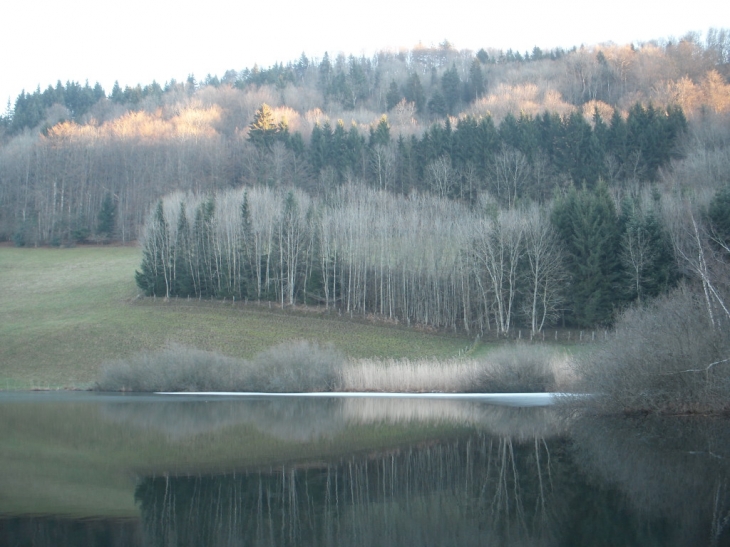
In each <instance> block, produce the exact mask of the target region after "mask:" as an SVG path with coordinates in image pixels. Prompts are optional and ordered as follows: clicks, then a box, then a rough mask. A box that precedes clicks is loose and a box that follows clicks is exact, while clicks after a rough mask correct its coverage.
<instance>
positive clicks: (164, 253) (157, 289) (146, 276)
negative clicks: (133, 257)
mask: <svg viewBox="0 0 730 547" xmlns="http://www.w3.org/2000/svg"><path fill="white" fill-rule="evenodd" d="M168 232H169V230H168V226H167V221H166V220H165V213H164V209H163V207H162V201H159V202H158V203H157V207H156V208H155V213H154V215H153V220H152V223H151V226H150V228H149V229H148V230H147V235H146V238H145V241H144V246H143V247H142V265H141V266H140V268H141V271H137V270H135V272H134V274H135V275H134V277H135V281H136V282H137V286H138V287H139V288H140V289H142V290H143V291H144V293H145V295H147V296H165V297H169V296H170V282H171V273H172V268H171V262H170V258H171V257H170V245H169V240H168Z"/></svg>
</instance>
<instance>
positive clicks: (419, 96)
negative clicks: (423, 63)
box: [403, 72, 426, 114]
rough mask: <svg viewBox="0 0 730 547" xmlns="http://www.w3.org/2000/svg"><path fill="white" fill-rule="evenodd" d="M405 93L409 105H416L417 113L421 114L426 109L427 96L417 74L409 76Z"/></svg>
mask: <svg viewBox="0 0 730 547" xmlns="http://www.w3.org/2000/svg"><path fill="white" fill-rule="evenodd" d="M403 91H404V95H405V99H406V101H408V102H409V103H415V105H416V111H417V112H418V113H419V114H420V113H422V112H423V110H424V108H426V94H425V93H424V91H423V86H421V79H420V78H419V77H418V74H416V73H415V72H414V73H412V74H411V75H410V76H408V81H407V82H406V86H405V89H404V90H403Z"/></svg>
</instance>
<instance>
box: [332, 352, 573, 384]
mask: <svg viewBox="0 0 730 547" xmlns="http://www.w3.org/2000/svg"><path fill="white" fill-rule="evenodd" d="M574 382H575V376H574V372H573V366H572V358H571V357H570V355H569V354H568V353H566V352H562V351H559V350H556V349H554V348H551V347H548V346H543V345H539V344H537V345H527V344H515V345H509V346H502V347H500V348H498V349H496V350H494V351H492V352H491V353H490V354H488V355H487V356H485V357H483V358H481V359H470V360H463V359H462V360H457V359H445V360H427V359H418V360H410V359H399V360H394V359H388V360H373V359H360V360H357V361H351V362H350V363H349V364H348V365H347V366H345V367H344V368H343V370H342V372H341V373H340V384H339V386H338V387H339V390H340V391H375V392H407V393H431V392H436V393H519V392H548V391H563V390H569V389H571V388H572V385H573V383H574Z"/></svg>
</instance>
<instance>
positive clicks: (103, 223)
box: [96, 194, 117, 239]
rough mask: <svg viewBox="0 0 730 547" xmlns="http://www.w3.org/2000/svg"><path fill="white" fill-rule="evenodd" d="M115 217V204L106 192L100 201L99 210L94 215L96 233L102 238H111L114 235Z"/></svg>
mask: <svg viewBox="0 0 730 547" xmlns="http://www.w3.org/2000/svg"><path fill="white" fill-rule="evenodd" d="M116 218H117V204H116V203H115V202H114V199H113V198H112V196H111V194H107V195H106V196H104V200H103V201H102V202H101V210H100V211H99V215H98V216H97V217H96V220H97V223H96V234H97V235H98V236H100V237H102V238H104V239H111V238H112V237H113V236H114V228H115V226H116Z"/></svg>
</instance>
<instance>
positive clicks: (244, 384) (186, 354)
mask: <svg viewBox="0 0 730 547" xmlns="http://www.w3.org/2000/svg"><path fill="white" fill-rule="evenodd" d="M343 361H344V358H343V357H342V356H341V355H340V354H339V353H338V352H337V351H335V350H334V349H332V348H331V347H324V348H323V347H321V346H319V345H317V344H315V343H312V342H306V341H292V342H285V343H282V344H279V345H278V346H275V347H273V348H270V349H268V350H266V351H264V352H263V353H260V354H259V355H257V356H256V357H254V359H253V360H252V361H246V360H243V359H235V358H232V357H226V356H224V355H220V354H217V353H213V352H209V351H201V350H197V349H191V348H187V347H185V346H181V345H170V346H168V347H167V348H165V349H163V350H161V351H158V352H154V353H139V354H136V355H134V356H132V357H131V358H130V359H128V360H118V361H112V362H109V363H107V364H105V365H104V366H103V367H102V372H101V375H100V377H99V381H98V382H97V384H96V389H97V390H99V391H140V392H151V391H191V392H192V391H255V392H274V393H276V392H279V393H282V392H304V391H331V390H332V389H333V388H334V385H335V383H336V379H337V377H338V376H337V374H338V370H339V368H340V367H341V365H342V362H343Z"/></svg>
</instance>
